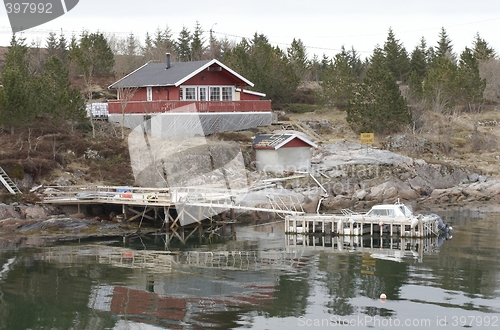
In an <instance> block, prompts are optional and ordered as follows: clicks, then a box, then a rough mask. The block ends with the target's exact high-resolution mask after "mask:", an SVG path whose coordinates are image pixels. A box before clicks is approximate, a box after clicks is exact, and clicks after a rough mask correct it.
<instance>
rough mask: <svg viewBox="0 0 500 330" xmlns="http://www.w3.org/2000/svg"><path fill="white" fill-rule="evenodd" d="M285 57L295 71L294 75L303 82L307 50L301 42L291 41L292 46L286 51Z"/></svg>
mask: <svg viewBox="0 0 500 330" xmlns="http://www.w3.org/2000/svg"><path fill="white" fill-rule="evenodd" d="M287 56H288V60H289V61H290V64H291V65H292V68H293V70H294V71H295V75H297V77H299V79H300V80H304V79H305V75H306V72H307V68H308V66H309V61H308V59H307V50H306V47H305V46H304V43H303V42H302V40H300V39H298V40H296V39H295V38H294V39H293V41H292V44H291V45H290V47H289V48H288V49H287Z"/></svg>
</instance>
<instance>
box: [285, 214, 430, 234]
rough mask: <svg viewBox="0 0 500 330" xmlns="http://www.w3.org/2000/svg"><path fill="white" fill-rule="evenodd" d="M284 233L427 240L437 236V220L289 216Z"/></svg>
mask: <svg viewBox="0 0 500 330" xmlns="http://www.w3.org/2000/svg"><path fill="white" fill-rule="evenodd" d="M415 219H418V220H417V221H416V220H415ZM285 231H286V232H287V233H293V234H322V235H340V236H344V235H345V236H363V235H370V236H374V235H380V236H382V235H388V236H405V237H427V236H435V235H437V234H438V228H437V223H436V221H435V220H434V219H427V218H420V219H419V218H413V219H402V218H398V217H394V218H391V219H389V218H374V217H370V218H368V217H364V216H362V215H360V214H354V213H347V212H346V213H345V214H342V215H318V214H313V215H289V216H286V218H285Z"/></svg>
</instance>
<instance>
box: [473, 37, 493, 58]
mask: <svg viewBox="0 0 500 330" xmlns="http://www.w3.org/2000/svg"><path fill="white" fill-rule="evenodd" d="M473 44H474V51H473V54H474V57H475V58H476V59H477V60H479V61H486V60H490V59H493V58H495V56H496V52H495V50H494V49H493V48H491V47H490V46H489V44H488V43H487V42H486V40H484V39H482V38H481V36H480V35H479V33H477V34H476V36H475V37H474V42H473Z"/></svg>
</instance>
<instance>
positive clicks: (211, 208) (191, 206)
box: [42, 186, 304, 238]
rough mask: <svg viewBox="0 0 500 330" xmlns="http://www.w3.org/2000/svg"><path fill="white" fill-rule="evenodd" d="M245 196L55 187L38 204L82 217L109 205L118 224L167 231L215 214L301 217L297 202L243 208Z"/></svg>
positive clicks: (207, 191)
mask: <svg viewBox="0 0 500 330" xmlns="http://www.w3.org/2000/svg"><path fill="white" fill-rule="evenodd" d="M265 187H267V186H264V187H256V188H254V190H258V189H262V188H265ZM247 192H248V191H235V190H232V191H230V190H227V189H220V188H219V189H217V188H210V187H178V188H141V187H123V186H92V187H89V186H69V187H61V186H57V187H46V188H45V190H44V197H43V201H42V203H44V204H52V205H59V206H68V205H74V206H76V207H77V212H78V213H82V208H84V207H86V206H89V205H108V206H109V205H111V206H114V207H115V208H116V207H118V209H120V208H121V213H120V211H117V212H116V213H119V214H116V216H117V217H119V220H120V221H123V222H132V221H134V220H141V221H142V220H143V219H147V220H152V221H163V222H164V223H165V225H166V226H167V229H171V230H175V229H177V228H180V227H185V226H190V225H195V226H196V225H202V223H203V224H205V225H206V224H207V223H209V224H210V223H211V222H212V220H213V217H214V216H216V215H219V214H220V218H221V219H222V220H224V221H225V219H226V216H227V217H229V219H228V220H232V218H233V215H234V211H235V210H239V211H250V212H252V211H256V212H273V213H277V214H283V215H284V214H292V215H298V214H304V211H303V210H302V209H301V208H300V207H296V205H297V201H286V200H284V199H282V198H278V199H273V198H271V197H268V198H269V205H270V207H269V208H266V207H262V206H257V207H253V206H248V205H243V204H241V197H242V196H244V195H245V193H247ZM110 220H111V219H110ZM205 220H210V221H205ZM196 228H197V230H198V229H199V228H198V227H196ZM190 235H191V234H190ZM190 235H188V236H190ZM179 238H180V237H179Z"/></svg>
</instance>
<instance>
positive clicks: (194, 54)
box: [191, 21, 205, 61]
mask: <svg viewBox="0 0 500 330" xmlns="http://www.w3.org/2000/svg"><path fill="white" fill-rule="evenodd" d="M204 44H205V40H204V38H203V29H202V28H201V25H200V23H199V22H198V21H196V25H195V27H194V32H193V36H192V39H191V60H192V61H199V60H201V59H203V55H204V54H205V46H204Z"/></svg>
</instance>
